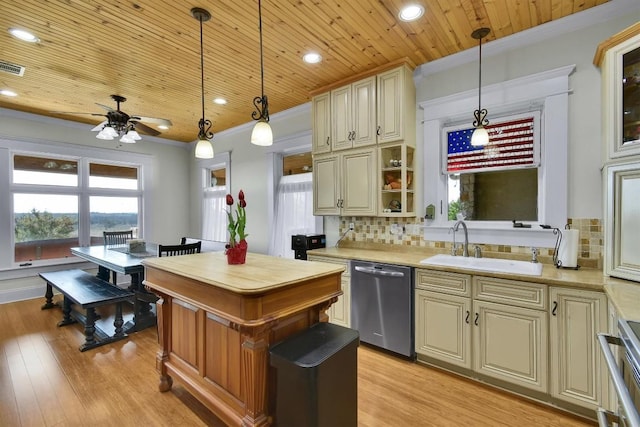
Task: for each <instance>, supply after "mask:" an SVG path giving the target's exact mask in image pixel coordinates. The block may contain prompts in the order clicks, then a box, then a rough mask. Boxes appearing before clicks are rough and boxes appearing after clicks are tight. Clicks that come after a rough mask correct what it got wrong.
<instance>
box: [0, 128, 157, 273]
mask: <svg viewBox="0 0 640 427" xmlns="http://www.w3.org/2000/svg"><path fill="white" fill-rule="evenodd" d="M16 154H18V155H27V156H34V157H41V156H45V157H56V158H67V159H73V160H74V161H77V162H78V186H76V187H69V186H51V185H41V184H14V183H13V158H14V157H13V156H14V155H16ZM89 163H100V164H110V165H116V166H117V165H124V166H129V167H136V168H137V169H138V188H137V189H135V190H131V189H124V190H120V189H111V188H90V187H89V186H88V185H89ZM152 164H153V163H152V156H150V155H147V154H140V153H132V152H124V151H119V150H118V151H115V150H109V149H103V148H95V147H87V146H79V145H74V144H65V143H60V142H53V141H44V140H42V141H39V140H20V139H4V138H0V166H1V168H0V170H4V171H6V172H5V173H0V189H1V190H2V191H1V192H0V194H2V195H3V198H4V197H6V198H7V200H3V202H4V203H0V240H2V241H4V242H8V243H9V244H8V246H7V250H5V251H1V252H0V280H2V279H5V278H17V277H28V276H32V275H34V274H37V273H38V272H40V271H46V270H48V269H51V268H55V266H57V265H66V264H73V263H84V261H82V260H80V259H79V258H77V257H74V256H71V255H70V256H69V257H65V258H56V259H45V260H34V261H31V262H29V263H19V262H15V257H14V247H15V235H14V227H15V223H14V206H13V195H14V194H15V193H22V194H28V193H33V194H38V193H43V192H45V193H47V192H53V193H54V194H71V195H77V196H78V243H79V245H81V246H87V245H89V244H90V221H89V217H90V212H89V197H91V196H122V197H137V198H138V223H139V228H138V233H139V236H144V235H145V234H149V233H150V232H151V231H150V226H151V224H152V221H151V219H150V212H151V208H150V207H151V202H152V201H151V197H150V194H151V193H150V190H151V189H152V187H153V180H152V170H153V169H152ZM5 190H6V191H5ZM5 195H6V196H5ZM21 264H28V265H21Z"/></svg>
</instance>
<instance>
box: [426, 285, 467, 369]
mask: <svg viewBox="0 0 640 427" xmlns="http://www.w3.org/2000/svg"><path fill="white" fill-rule="evenodd" d="M415 305H416V307H415V315H416V352H417V353H419V354H423V355H425V356H429V357H432V358H434V359H438V360H442V361H444V362H448V363H451V364H453V365H457V366H460V367H463V368H467V369H471V330H470V322H471V299H470V298H469V297H460V296H456V295H447V294H443V293H439V292H430V291H425V290H422V289H416V294H415Z"/></svg>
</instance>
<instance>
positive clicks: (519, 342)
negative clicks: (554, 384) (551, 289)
mask: <svg viewBox="0 0 640 427" xmlns="http://www.w3.org/2000/svg"><path fill="white" fill-rule="evenodd" d="M473 311H474V319H473V324H474V328H473V342H474V346H473V356H474V358H473V369H474V371H476V372H478V373H480V374H483V375H486V376H489V377H493V378H496V379H499V380H502V381H507V382H509V383H512V384H516V385H520V386H522V387H526V388H529V389H533V390H536V391H540V392H546V391H547V374H548V370H547V334H548V326H547V313H546V312H544V311H538V310H532V309H529V308H522V307H517V306H510V305H506V304H496V303H491V302H485V301H474V302H473Z"/></svg>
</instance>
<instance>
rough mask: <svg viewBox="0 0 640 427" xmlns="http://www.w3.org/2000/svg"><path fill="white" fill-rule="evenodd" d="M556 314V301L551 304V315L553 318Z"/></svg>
mask: <svg viewBox="0 0 640 427" xmlns="http://www.w3.org/2000/svg"><path fill="white" fill-rule="evenodd" d="M557 313H558V301H554V302H553V310H551V314H552V315H553V316H555V315H556V314H557Z"/></svg>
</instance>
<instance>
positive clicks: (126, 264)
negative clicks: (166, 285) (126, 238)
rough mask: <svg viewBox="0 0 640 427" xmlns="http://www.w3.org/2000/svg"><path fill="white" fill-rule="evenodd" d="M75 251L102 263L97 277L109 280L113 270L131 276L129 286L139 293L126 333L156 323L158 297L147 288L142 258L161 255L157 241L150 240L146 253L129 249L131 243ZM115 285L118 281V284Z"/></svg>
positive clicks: (93, 261)
mask: <svg viewBox="0 0 640 427" xmlns="http://www.w3.org/2000/svg"><path fill="white" fill-rule="evenodd" d="M71 253H72V254H73V255H75V256H77V257H79V258H82V259H85V260H87V261H90V262H92V263H94V264H96V265H97V266H98V274H97V276H98V277H99V278H100V279H102V280H105V281H107V282H108V281H109V278H110V277H111V272H112V271H115V272H116V273H120V274H127V275H129V276H130V277H131V284H130V285H129V287H128V289H129V290H130V291H132V292H133V293H134V294H135V300H134V310H133V320H130V321H128V322H127V323H125V325H124V331H125V332H126V333H131V332H136V331H140V330H143V329H146V328H149V327H151V326H155V325H156V315H155V313H154V312H153V310H152V303H155V301H156V299H157V297H156V296H155V295H154V294H153V293H151V292H149V291H147V290H146V289H145V288H144V285H143V284H142V281H143V280H144V266H143V265H142V260H143V259H145V258H155V257H157V253H158V246H157V245H156V244H153V243H147V244H146V250H145V251H144V252H129V251H128V248H127V245H122V244H120V245H97V246H79V247H73V248H71ZM114 286H117V284H116V283H114Z"/></svg>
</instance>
